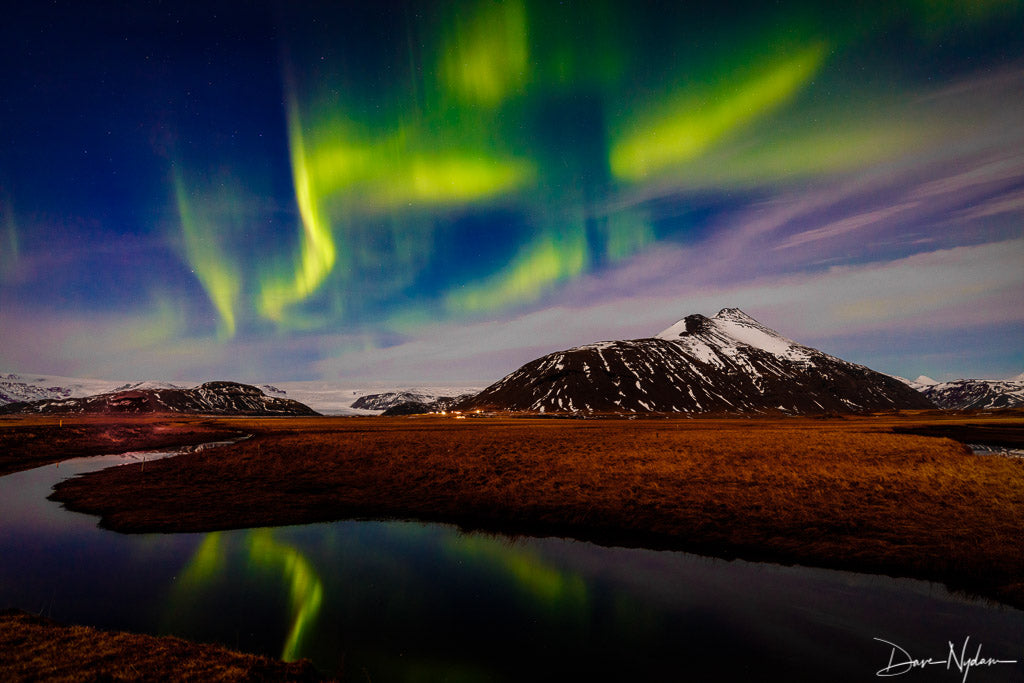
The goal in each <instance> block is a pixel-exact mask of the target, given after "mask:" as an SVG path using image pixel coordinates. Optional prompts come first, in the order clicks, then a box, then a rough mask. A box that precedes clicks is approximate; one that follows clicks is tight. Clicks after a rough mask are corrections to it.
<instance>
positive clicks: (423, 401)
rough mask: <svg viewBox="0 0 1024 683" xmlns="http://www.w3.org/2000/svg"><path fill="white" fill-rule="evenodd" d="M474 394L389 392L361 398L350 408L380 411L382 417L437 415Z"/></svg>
mask: <svg viewBox="0 0 1024 683" xmlns="http://www.w3.org/2000/svg"><path fill="white" fill-rule="evenodd" d="M475 394H476V392H475V391H474V392H471V393H466V394H461V395H459V396H438V395H436V394H432V393H424V392H417V391H389V392H385V393H382V394H367V395H366V396H361V397H359V398H358V399H356V401H355V402H354V403H353V404H352V407H353V408H359V409H363V410H382V411H384V413H383V414H384V415H415V414H419V413H439V412H441V411H446V410H450V409H451V407H452V406H453V405H455V404H456V403H458V402H459V401H464V400H466V399H468V398H470V397H472V396H473V395H475Z"/></svg>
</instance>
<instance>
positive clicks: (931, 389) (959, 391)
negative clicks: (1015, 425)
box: [908, 375, 1024, 410]
mask: <svg viewBox="0 0 1024 683" xmlns="http://www.w3.org/2000/svg"><path fill="white" fill-rule="evenodd" d="M922 380H928V378H926V377H918V378H917V380H915V381H914V382H908V384H909V385H910V386H911V387H913V388H914V389H916V390H918V391H920V392H921V393H922V394H924V395H925V396H927V397H928V399H929V400H931V401H932V402H933V403H934V404H935V405H937V406H938V407H940V408H947V409H955V410H993V409H997V408H1021V407H1024V375H1020V376H1017V377H1014V378H1013V379H1005V380H997V379H955V380H951V381H949V382H935V381H934V380H931V381H922Z"/></svg>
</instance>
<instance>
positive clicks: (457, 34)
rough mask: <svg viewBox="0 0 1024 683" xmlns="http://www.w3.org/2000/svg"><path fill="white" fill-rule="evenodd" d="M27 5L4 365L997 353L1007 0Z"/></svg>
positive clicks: (6, 143) (10, 44)
mask: <svg viewBox="0 0 1024 683" xmlns="http://www.w3.org/2000/svg"><path fill="white" fill-rule="evenodd" d="M851 4H855V5H856V7H844V8H836V7H832V6H830V5H831V3H818V2H778V3H767V2H764V1H763V0H761V1H758V2H749V3H742V2H739V3H737V2H724V1H718V2H708V3H697V2H638V1H637V0H632V1H630V2H602V1H601V0H587V1H585V2H555V1H554V0H538V1H529V0H518V1H516V0H512V1H509V2H494V1H493V0H484V1H471V2H454V1H453V2H407V3H400V2H382V1H380V0H375V1H374V2H344V1H342V2H333V3H326V2H325V3H304V2H294V3H288V2H281V3H273V2H264V3H259V2H245V3H242V2H237V3H236V2H217V1H215V0H214V1H205V2H124V3H104V2H88V3H83V2H62V1H58V2H42V1H40V2H26V3H20V6H17V7H14V8H8V9H7V10H5V16H4V18H3V22H2V23H0V67H2V72H0V73H2V74H3V77H2V90H0V91H2V97H0V370H3V371H15V372H34V373H45V374H57V375H67V376H91V377H102V378H110V379H146V378H153V379H166V380H176V379H177V380H180V379H190V380H196V381H200V380H208V379H235V380H240V381H254V382H258V381H284V380H307V379H324V380H331V381H346V380H352V381H382V382H394V383H399V384H415V383H427V382H433V383H444V382H452V383H477V384H480V385H484V384H488V383H490V382H492V381H494V380H496V379H498V378H500V377H501V376H503V375H504V374H506V373H507V372H510V371H511V370H513V369H514V368H515V367H517V366H518V365H520V364H522V363H524V362H526V361H528V360H531V359H533V358H535V357H537V356H539V355H541V354H544V353H548V352H551V351H554V350H558V349H562V348H566V347H569V346H574V345H578V344H584V343H589V342H593V341H598V340H604V339H614V338H635V337H643V336H651V335H653V334H656V333H657V332H659V331H661V330H662V329H664V328H666V327H668V326H669V325H671V324H672V323H674V322H675V321H676V320H677V319H679V318H680V317H682V316H684V315H687V314H690V313H695V312H701V313H705V314H707V315H713V314H714V313H716V312H717V311H718V310H719V309H720V308H723V307H727V306H737V307H739V308H742V309H743V310H744V311H746V312H747V313H748V314H750V315H752V316H754V317H755V318H757V319H758V320H760V321H761V322H762V323H764V324H766V325H768V326H769V327H772V328H775V329H777V330H779V331H780V332H782V333H783V334H785V335H786V336H789V337H792V338H794V339H797V340H798V341H800V342H803V343H806V344H809V345H812V346H815V347H817V348H820V349H822V350H824V351H826V352H829V353H832V354H835V355H838V356H840V357H842V358H845V359H847V360H851V361H854V362H858V363H863V364H865V365H868V366H870V367H872V368H874V369H876V370H880V371H883V372H889V373H894V374H899V375H903V376H906V377H910V378H913V377H916V376H917V375H919V374H927V375H930V376H932V377H934V378H936V379H948V378H954V377H991V378H1002V377H1009V376H1012V375H1016V374H1019V373H1020V372H1022V371H1024V344H1022V340H1024V229H1022V228H1024V2H1016V1H1003V0H970V1H964V2H956V1H954V0H908V1H903V2H891V0H890V1H887V2H877V3H872V2H861V3H851Z"/></svg>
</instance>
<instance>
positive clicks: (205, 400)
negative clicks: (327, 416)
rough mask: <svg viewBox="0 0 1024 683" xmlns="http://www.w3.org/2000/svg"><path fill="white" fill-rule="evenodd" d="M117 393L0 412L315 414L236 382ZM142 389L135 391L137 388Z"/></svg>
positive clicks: (147, 386) (145, 385)
mask: <svg viewBox="0 0 1024 683" xmlns="http://www.w3.org/2000/svg"><path fill="white" fill-rule="evenodd" d="M126 386H127V387H128V388H125V389H122V390H120V391H112V392H109V393H102V394H96V395H93V396H85V397H78V398H56V399H43V400H39V401H32V402H16V403H9V404H7V405H4V406H0V413H4V414H11V413H44V414H104V415H126V414H148V413H189V414H202V415H253V416H258V415H318V414H319V413H317V412H316V411H314V410H313V409H312V408H310V407H309V406H306V405H304V404H302V403H299V402H298V401H293V400H291V399H288V398H282V397H279V396H268V395H266V394H265V393H263V391H261V390H260V389H259V388H257V387H254V386H251V385H248V384H239V383H238V382H206V383H205V384H200V385H199V386H195V387H192V388H191V389H183V388H180V387H177V386H175V385H166V384H164V383H159V382H142V383H136V384H134V385H126ZM140 386H141V387H142V388H139V387H140Z"/></svg>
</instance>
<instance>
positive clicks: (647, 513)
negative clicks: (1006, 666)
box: [54, 413, 1024, 606]
mask: <svg viewBox="0 0 1024 683" xmlns="http://www.w3.org/2000/svg"><path fill="white" fill-rule="evenodd" d="M207 423H208V424H209V425H210V426H218V427H222V428H224V429H227V430H241V431H246V432H250V433H254V434H256V436H255V438H253V439H250V440H248V441H244V442H242V443H239V444H236V445H233V446H229V447H225V448H221V449H212V450H208V451H204V452H201V453H196V454H188V455H185V456H181V457H179V458H174V459H171V460H164V461H158V462H152V463H149V464H147V465H146V467H145V470H144V471H143V470H142V469H141V468H140V467H138V466H133V465H129V466H124V467H118V468H112V469H108V470H105V471H102V472H97V473H92V474H89V475H85V476H83V477H80V478H76V479H73V480H69V481H66V482H64V483H62V484H60V485H59V486H58V489H57V491H56V493H55V496H54V497H55V498H56V499H57V500H60V501H62V502H63V503H64V504H65V505H66V506H68V507H70V508H72V509H75V510H80V511H86V512H92V513H96V514H100V515H102V524H103V525H104V526H107V527H110V528H113V529H117V530H121V531H166V532H170V531H199V530H212V529H223V528H237V527H250V526H262V525H275V524H295V523H302V522H309V521H321V520H331V519H339V518H346V517H368V518H410V519H423V520H437V521H448V522H455V523H458V524H461V525H463V526H466V527H472V528H485V529H492V530H496V531H505V532H510V533H517V532H526V533H537V534H554V535H565V536H573V537H577V538H582V539H586V540H594V541H597V542H602V543H614V544H623V545H641V546H651V547H671V548H679V549H685V550H692V551H696V552H700V553H704V554H711V555H717V556H724V557H732V556H740V557H744V558H748V559H766V560H775V561H782V562H795V563H802V564H808V565H816V566H826V567H835V568H843V569H852V570H859V571H868V572H879V573H887V574H892V575H901V576H913V577H920V578H927V579H934V580H940V581H944V582H946V583H947V584H949V585H950V586H952V587H955V588H963V589H967V590H970V591H973V592H978V593H981V594H984V595H987V596H990V597H994V598H996V599H999V600H1002V601H1005V602H1008V603H1010V604H1014V605H1016V606H1024V460H1022V459H1014V458H1004V457H997V456H977V455H973V454H971V453H970V452H969V450H968V449H966V448H965V447H964V446H963V445H961V444H959V443H957V442H955V441H952V440H950V439H945V438H933V437H923V436H917V435H910V434H895V433H893V429H895V428H901V429H902V428H913V427H921V426H924V427H928V426H929V425H930V426H933V427H934V426H936V425H938V426H946V427H956V428H957V429H961V430H962V429H964V428H981V427H984V428H988V429H993V428H995V429H999V430H1001V431H1004V432H1006V433H1007V434H1009V435H1010V438H1011V440H1012V438H1016V437H1014V436H1013V435H1015V434H1019V433H1021V429H1022V428H1024V418H1022V416H1021V414H1020V413H1015V414H1014V413H1007V414H1002V415H950V414H941V413H934V414H918V415H910V416H906V415H888V416H879V417H874V418H871V417H858V418H847V419H840V418H835V419H810V418H801V419H797V418H777V419H768V418H764V419H743V418H728V419H678V418H677V419H648V420H625V419H607V420H552V419H543V420H542V419H509V418H504V419H498V418H488V419H462V420H457V419H445V418H439V417H420V418H394V419H385V418H288V419H269V420H259V419H252V418H239V419H230V420H228V419H218V420H208V421H207Z"/></svg>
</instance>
